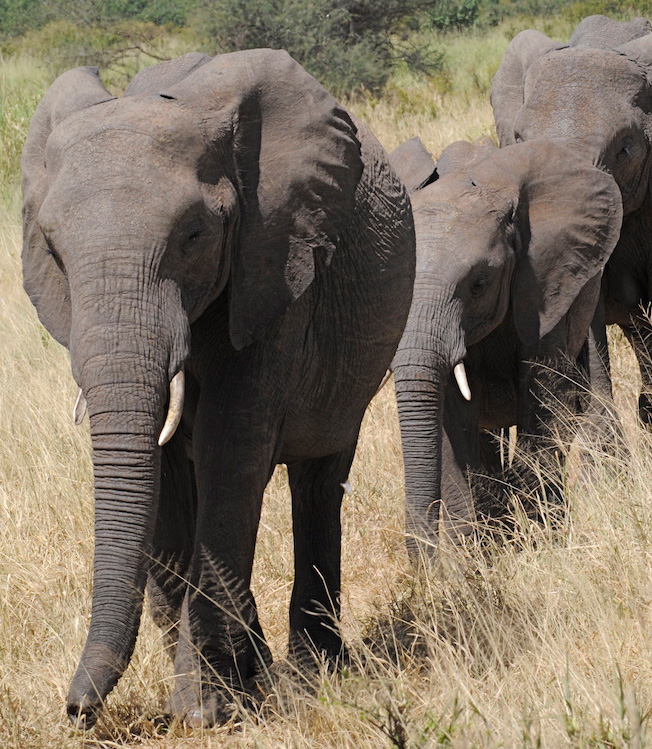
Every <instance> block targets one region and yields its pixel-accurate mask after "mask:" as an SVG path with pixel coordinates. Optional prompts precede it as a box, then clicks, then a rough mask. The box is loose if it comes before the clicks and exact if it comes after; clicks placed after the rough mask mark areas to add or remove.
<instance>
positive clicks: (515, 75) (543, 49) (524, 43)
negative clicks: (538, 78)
mask: <svg viewBox="0 0 652 749" xmlns="http://www.w3.org/2000/svg"><path fill="white" fill-rule="evenodd" d="M566 46H567V45H565V44H560V43H559V42H554V41H553V40H552V39H550V38H549V37H547V36H546V35H545V34H542V33H541V32H540V31H533V30H532V29H528V30H526V31H521V32H520V34H517V35H516V36H515V37H514V38H513V39H512V41H511V42H510V43H509V45H508V47H507V49H506V50H505V54H504V55H503V59H502V60H501V62H500V65H499V66H498V70H497V72H496V75H495V76H494V80H493V84H492V87H491V106H492V107H493V110H494V118H495V120H496V132H497V133H498V140H499V142H500V145H501V146H508V145H510V144H512V143H515V142H516V140H515V137H514V120H515V119H516V115H517V113H518V111H519V109H520V108H521V107H522V106H523V102H524V91H525V77H526V75H527V71H528V68H529V67H530V65H532V63H533V62H535V61H536V60H538V59H539V58H540V57H543V55H545V54H546V53H548V52H550V51H551V50H555V49H564V48H565V47H566Z"/></svg>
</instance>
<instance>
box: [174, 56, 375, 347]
mask: <svg viewBox="0 0 652 749" xmlns="http://www.w3.org/2000/svg"><path fill="white" fill-rule="evenodd" d="M161 93H162V95H163V96H166V97H168V98H173V99H176V100H178V102H179V104H181V105H182V106H184V107H186V108H187V109H188V110H192V111H194V113H195V115H196V116H197V118H198V121H199V122H200V124H201V125H202V126H203V127H204V129H205V130H206V132H207V133H208V136H209V137H210V138H212V139H213V141H214V144H215V158H216V160H219V162H220V166H221V167H224V166H225V165H227V162H228V161H229V160H230V161H231V169H232V171H233V175H232V176H233V177H234V178H235V180H236V188H237V190H238V194H239V201H240V227H239V235H238V239H237V240H236V245H235V247H234V248H233V264H232V271H231V281H230V301H229V330H230V335H231V341H232V343H233V345H234V346H235V347H236V348H237V349H240V348H242V347H243V346H246V345H247V344H249V343H250V342H252V341H253V340H255V339H257V338H260V337H261V336H262V335H263V333H264V331H265V330H266V329H267V328H268V327H269V325H270V324H272V323H273V322H274V321H275V320H277V319H278V318H279V317H280V316H281V315H282V314H283V313H284V311H285V310H286V309H287V308H288V306H289V305H290V304H292V302H294V301H295V300H296V299H297V298H298V297H299V296H300V295H301V294H302V293H303V292H304V291H305V290H306V289H307V288H308V286H309V285H310V283H311V282H312V280H313V278H314V276H315V265H316V262H324V263H326V264H327V263H329V262H330V259H331V257H332V255H333V253H334V252H335V251H336V248H337V245H338V243H339V242H340V237H341V235H342V233H343V232H344V230H345V228H346V227H347V225H348V224H349V223H350V222H351V221H352V220H354V213H355V210H354V205H355V192H356V189H357V185H358V183H359V181H360V177H361V175H362V170H363V164H362V158H361V154H360V142H359V140H358V138H357V136H356V132H357V130H356V127H355V125H354V124H353V122H352V120H351V117H350V116H349V114H348V113H347V112H346V110H344V109H343V108H342V107H340V106H339V105H338V104H337V102H336V101H335V100H334V99H333V98H332V97H331V96H330V95H329V94H328V93H327V92H326V91H325V90H324V88H323V87H322V86H321V85H320V84H319V83H318V82H317V81H316V80H315V79H314V78H313V77H312V76H310V75H308V73H306V71H305V70H304V69H303V68H302V67H301V66H300V65H299V64H298V63H297V62H295V61H294V60H293V59H292V58H291V57H290V56H289V55H288V54H287V53H286V52H282V51H275V50H247V51H243V52H233V53H230V54H226V55H220V56H218V57H216V58H214V59H213V60H212V61H211V62H209V63H207V64H206V65H203V66H202V67H200V68H199V69H197V70H195V71H194V72H193V73H191V75H189V76H188V77H187V78H185V79H184V80H183V81H182V82H181V83H178V84H176V85H175V86H172V87H171V88H169V89H167V90H166V91H164V92H161Z"/></svg>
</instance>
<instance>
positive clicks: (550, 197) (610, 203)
mask: <svg viewBox="0 0 652 749" xmlns="http://www.w3.org/2000/svg"><path fill="white" fill-rule="evenodd" d="M489 161H492V162H493V163H492V169H493V170H495V169H496V166H498V167H499V168H500V169H501V171H503V170H504V172H511V174H512V175H513V177H514V180H515V181H518V182H519V184H520V190H519V193H520V194H519V200H518V207H517V210H516V215H515V218H514V223H515V228H516V231H517V234H518V237H519V241H518V243H519V245H520V250H519V258H518V262H517V268H516V271H515V273H514V277H513V281H512V310H513V314H514V323H515V325H516V330H517V332H518V335H519V337H520V338H521V340H522V341H523V342H524V343H525V344H526V345H534V344H535V343H536V342H537V340H538V339H540V338H541V337H542V336H544V335H546V334H547V333H549V332H550V331H551V330H552V328H553V327H554V326H555V325H556V324H557V323H558V322H559V321H560V320H561V318H562V317H563V315H565V314H566V312H567V311H568V309H569V307H570V305H571V304H572V303H573V301H574V300H575V298H576V297H577V295H578V294H579V293H580V291H581V290H582V288H583V287H584V286H585V284H586V283H587V282H588V281H589V280H590V279H592V278H593V277H594V276H596V275H597V274H599V273H600V272H601V271H602V270H603V269H604V266H605V264H606V262H607V260H608V259H609V256H610V255H611V252H612V250H613V249H614V247H615V246H616V243H617V242H618V238H619V236H620V227H621V223H622V213H623V211H622V200H621V197H620V190H619V188H618V185H617V184H616V182H615V180H614V179H613V177H611V175H609V174H607V173H606V172H603V171H601V170H599V169H597V168H596V167H594V166H592V165H591V164H588V163H587V162H586V160H585V159H582V158H581V157H580V156H579V155H576V154H575V153H574V152H573V151H572V148H571V147H570V146H569V147H566V146H564V145H562V144H560V143H558V142H551V141H546V140H535V141H529V142H526V143H518V144H515V145H513V146H510V147H509V148H504V149H500V151H498V152H497V153H496V154H495V155H494V157H493V159H491V160H489ZM487 163H488V161H485V162H483V163H482V164H480V165H479V167H480V168H482V167H483V165H485V164H487Z"/></svg>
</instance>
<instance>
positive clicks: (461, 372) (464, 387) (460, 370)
mask: <svg viewBox="0 0 652 749" xmlns="http://www.w3.org/2000/svg"><path fill="white" fill-rule="evenodd" d="M453 374H454V375H455V382H457V387H458V388H459V389H460V393H462V395H463V396H464V398H465V399H466V400H467V401H470V400H471V388H470V387H469V381H468V380H467V379H466V369H464V362H460V363H459V364H457V365H456V366H455V369H454V370H453Z"/></svg>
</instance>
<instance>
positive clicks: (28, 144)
mask: <svg viewBox="0 0 652 749" xmlns="http://www.w3.org/2000/svg"><path fill="white" fill-rule="evenodd" d="M114 98H115V97H114V96H112V95H111V94H110V93H109V92H108V91H107V90H106V89H105V88H104V86H103V85H102V82H101V81H100V77H99V75H98V70H97V68H88V67H84V68H75V69H74V70H69V71H68V72H67V73H63V74H62V75H60V76H59V77H58V78H57V79H56V80H55V81H54V83H53V84H52V85H51V86H50V88H49V89H48V91H47V92H46V94H45V96H44V97H43V99H42V100H41V102H40V104H39V105H38V107H37V108H36V112H35V113H34V116H33V117H32V121H31V123H30V126H29V131H28V133H27V139H26V140H25V146H24V148H23V156H22V161H21V165H22V171H23V181H22V189H23V253H22V261H23V285H24V287H25V291H26V292H27V293H28V295H29V298H30V299H31V300H32V303H33V304H34V306H35V307H36V311H37V312H38V316H39V319H40V320H41V322H42V323H43V325H44V326H45V327H46V328H47V329H48V331H49V332H50V333H51V335H52V336H53V338H55V339H56V340H57V341H59V343H62V344H63V345H64V346H67V345H68V342H69V336H70V291H69V289H68V281H67V279H66V277H65V275H64V273H63V272H62V270H61V269H60V268H59V266H58V265H57V262H56V260H55V258H54V256H53V255H52V253H51V252H49V251H48V249H47V247H46V246H45V240H44V238H43V237H42V235H41V232H40V230H39V228H38V226H37V224H36V217H37V215H38V212H39V210H40V207H41V205H42V203H43V201H44V200H45V196H46V195H47V189H48V173H47V164H46V163H45V145H46V143H47V140H48V137H49V135H50V133H51V132H52V130H53V129H54V128H55V127H56V126H57V125H59V124H61V123H62V122H63V121H64V120H66V119H67V118H68V117H70V116H71V115H72V114H73V113H75V112H78V111H80V110H82V109H86V108H88V107H92V106H95V105H97V104H102V103H103V102H106V101H110V100H111V99H114Z"/></svg>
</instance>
